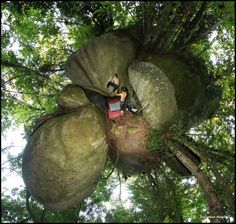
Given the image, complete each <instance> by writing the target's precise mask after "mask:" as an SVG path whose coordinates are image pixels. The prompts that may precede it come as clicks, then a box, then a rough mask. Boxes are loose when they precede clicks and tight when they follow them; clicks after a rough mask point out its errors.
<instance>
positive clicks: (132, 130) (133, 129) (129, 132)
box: [127, 126, 141, 135]
mask: <svg viewBox="0 0 236 224" xmlns="http://www.w3.org/2000/svg"><path fill="white" fill-rule="evenodd" d="M140 131H141V130H140V129H139V128H137V127H132V126H130V127H127V135H132V134H136V133H138V132H140Z"/></svg>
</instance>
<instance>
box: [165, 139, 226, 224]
mask: <svg viewBox="0 0 236 224" xmlns="http://www.w3.org/2000/svg"><path fill="white" fill-rule="evenodd" d="M164 141H165V143H166V144H167V146H168V147H169V148H170V150H171V151H172V152H173V153H174V154H175V155H176V157H177V158H178V159H179V160H180V161H181V162H182V163H183V164H184V165H185V166H186V167H187V168H188V169H189V170H190V171H191V172H192V174H193V176H195V177H196V179H197V182H198V183H199V185H200V186H201V188H202V190H203V192H204V194H205V197H206V200H207V203H208V207H209V216H211V222H215V223H222V222H224V221H225V220H223V219H222V218H221V217H222V216H223V215H224V209H223V206H222V204H221V202H220V200H219V199H218V195H217V194H216V191H215V187H214V185H213V184H212V182H211V181H210V180H209V179H208V178H207V176H206V175H205V174H204V173H203V171H201V170H199V169H198V166H197V164H196V163H195V162H194V161H193V160H191V159H190V158H189V157H188V156H186V155H185V154H184V153H183V152H182V151H181V149H180V148H179V146H178V144H176V142H174V141H173V140H172V139H171V138H170V136H166V137H165V138H164Z"/></svg>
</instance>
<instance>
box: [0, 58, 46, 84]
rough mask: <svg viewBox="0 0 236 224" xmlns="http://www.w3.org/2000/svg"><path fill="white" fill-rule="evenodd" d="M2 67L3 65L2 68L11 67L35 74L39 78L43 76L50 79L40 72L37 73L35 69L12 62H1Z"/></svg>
mask: <svg viewBox="0 0 236 224" xmlns="http://www.w3.org/2000/svg"><path fill="white" fill-rule="evenodd" d="M1 65H2V66H5V67H11V68H21V69H24V70H27V71H30V72H33V73H35V74H37V75H38V76H41V77H43V78H45V79H49V77H47V76H45V75H43V74H41V73H40V72H38V71H36V70H33V69H31V68H28V67H26V66H24V65H21V64H13V63H11V62H9V61H4V60H1Z"/></svg>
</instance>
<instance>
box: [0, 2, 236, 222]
mask: <svg viewBox="0 0 236 224" xmlns="http://www.w3.org/2000/svg"><path fill="white" fill-rule="evenodd" d="M1 4H2V17H1V19H2V28H1V29H2V30H1V31H2V44H1V46H2V59H1V66H2V77H1V85H2V91H1V92H2V98H1V102H2V115H3V116H2V117H3V123H2V131H4V130H5V129H7V128H9V127H11V126H12V125H13V123H16V124H21V123H23V124H24V125H25V134H26V135H25V137H26V138H28V137H29V133H30V132H31V131H32V128H33V126H34V125H35V119H36V118H38V117H40V116H42V115H46V114H49V113H52V112H54V111H55V110H56V100H57V96H58V94H59V92H60V91H61V90H62V88H63V87H64V86H65V85H66V84H67V83H69V80H68V79H67V78H66V75H65V72H64V68H63V65H64V62H65V60H66V59H67V58H68V56H69V54H71V53H72V52H73V51H75V50H76V49H77V48H80V47H82V46H83V45H84V44H86V43H88V42H89V41H90V40H92V39H93V38H94V37H96V36H99V35H101V34H104V33H107V32H110V31H114V30H120V29H124V30H128V31H129V32H131V33H132V34H133V35H134V36H135V37H136V39H137V40H138V43H139V45H140V48H139V49H140V52H141V53H144V52H148V53H150V52H151V53H158V54H160V53H162V54H168V53H178V54H183V53H184V52H191V53H193V54H195V55H198V56H200V57H201V58H202V59H203V60H204V62H207V66H208V70H209V73H210V77H211V81H212V82H213V83H216V84H217V85H218V86H220V87H221V88H222V90H223V91H222V97H221V100H220V106H219V109H218V111H217V113H215V114H213V115H212V119H210V120H206V121H204V122H203V123H202V124H200V125H199V126H197V127H195V128H194V129H192V130H191V131H189V130H187V131H186V129H182V127H181V126H180V127H179V126H177V127H175V129H174V130H170V132H169V133H167V134H166V135H165V136H161V137H160V136H159V135H158V134H156V135H153V136H152V140H153V141H154V144H153V145H152V150H158V149H160V147H159V145H155V141H157V139H160V138H161V139H162V141H161V143H162V144H164V145H165V147H166V146H168V148H170V150H171V153H173V154H174V155H175V156H176V157H177V158H178V159H179V160H180V161H181V162H182V164H184V165H185V166H186V167H187V168H188V170H190V172H191V173H192V175H193V176H195V177H196V179H197V181H198V182H199V185H200V186H201V188H202V190H203V192H204V195H205V196H206V199H207V203H208V205H209V212H210V213H209V215H211V216H216V215H219V214H220V215H222V216H225V215H227V216H232V217H234V207H233V205H234V193H233V191H234V172H233V167H234V151H233V149H234V143H233V138H234V133H233V132H232V129H233V128H234V100H233V99H234V76H233V74H234V61H233V59H232V58H233V56H234V52H233V46H234V44H233V43H234V38H233V37H234V29H233V28H234V3H233V2H205V1H204V2H152V1H150V2H136V1H133V2H122V1H121V2H116V1H115V2H106V1H104V2H99V1H89V2H87V1H86V2H84V1H82V2H73V1H69V2H62V1H60V2H52V1H49V2H46V1H43V2H40V3H38V2H24V1H19V2H3V3H1ZM213 31H214V32H216V34H217V35H216V36H215V38H213V40H209V35H210V34H212V32H213ZM16 46H18V47H17V48H18V49H17V50H16V49H14V48H16ZM212 52H220V53H219V55H218V58H217V60H216V63H212V62H211V57H212ZM141 53H140V54H141ZM212 95H213V93H212ZM163 137H164V138H163ZM191 152H194V153H195V154H196V155H197V156H198V157H199V158H200V159H201V162H202V163H201V167H200V168H199V166H198V164H196V162H195V161H194V160H193V159H192V157H191V156H190V155H189V153H191ZM162 169H163V170H162V171H161V176H158V173H159V172H160V171H158V172H157V171H152V172H151V173H150V174H149V175H146V176H142V175H141V176H139V177H138V179H137V185H134V186H132V187H131V189H133V191H134V203H136V204H139V203H140V205H141V206H142V209H143V214H142V215H140V217H139V216H138V217H139V220H142V221H143V220H145V219H146V218H147V214H148V212H150V211H154V209H155V210H158V211H159V213H158V215H157V216H155V215H154V214H153V213H152V212H151V213H150V216H149V217H150V221H157V220H160V221H166V222H171V221H181V220H182V219H185V216H186V213H185V212H184V211H185V210H184V207H185V206H186V205H189V202H183V201H184V200H181V198H182V197H184V193H183V191H184V190H183V189H182V188H183V186H180V185H179V184H178V180H179V179H178V178H180V177H178V176H176V175H175V174H173V173H170V174H169V173H168V174H169V175H170V177H169V176H167V175H165V174H166V172H167V171H166V169H164V168H162ZM159 174H160V173H159ZM142 182H143V184H145V185H147V186H149V185H151V186H149V187H150V189H152V191H151V192H150V194H149V195H145V194H144V193H143V194H142V196H140V194H139V195H138V194H137V192H139V191H140V189H137V186H138V184H139V183H142ZM150 183H151V184H150ZM222 188H224V189H226V190H225V191H222ZM167 189H168V191H167ZM180 189H181V190H182V193H180V192H181V190H180ZM185 190H186V189H185ZM198 190H199V189H198ZM98 192H99V190H98ZM160 192H162V194H161V193H160ZM168 192H171V194H173V198H174V201H175V203H176V204H177V205H178V207H181V208H182V210H181V212H178V211H176V210H175V207H174V205H173V204H168V205H167V207H166V208H163V207H162V206H160V205H159V204H157V203H156V201H155V198H156V197H157V196H158V198H159V199H160V200H161V201H162V203H163V202H164V201H165V200H166V198H168ZM22 194H23V193H21V197H23V196H22ZM104 197H105V196H101V198H102V199H100V200H104ZM145 197H147V198H148V203H147V200H146V201H145V199H144V198H145ZM232 198H233V199H232ZM9 200H11V199H9V198H8V197H5V196H4V205H6V208H8V210H9V211H14V209H13V208H11V207H10V206H9ZM139 201H141V202H139ZM149 202H152V203H153V204H152V205H153V206H152V209H153V210H152V209H151V210H150V207H149V206H150V204H151V203H149ZM17 203H18V204H19V203H22V202H17ZM32 203H33V202H32ZM94 203H96V204H99V203H98V202H97V201H96V200H95V202H94ZM201 203H202V204H206V202H205V201H204V200H203V201H200V202H199V207H201V206H200V204H201ZM85 204H86V203H85ZM85 204H82V205H81V206H82V207H83V206H84V207H83V209H84V210H85ZM13 205H16V208H17V207H18V205H17V204H16V203H13ZM86 206H88V207H89V205H88V204H86ZM186 207H187V206H186ZM196 207H198V205H196ZM203 207H204V206H203ZM37 209H38V210H37ZM33 210H34V211H35V212H36V213H38V214H37V215H36V216H38V217H36V220H37V219H38V220H39V219H40V217H41V214H40V213H41V212H42V208H41V207H40V206H38V207H37V208H34V209H33ZM73 212H74V211H72V213H71V214H72V215H71V217H72V218H69V215H68V216H67V215H66V214H63V215H62V216H64V218H65V219H64V220H66V216H67V218H68V220H69V219H71V220H72V219H73V218H74V219H77V218H78V217H76V216H75V217H73V215H74V213H73ZM93 212H95V211H93ZM132 212H134V211H132ZM16 213H17V216H14V215H13V216H11V217H9V216H3V217H4V220H5V221H7V220H8V219H9V220H11V221H13V220H15V221H19V219H21V220H23V219H28V218H29V216H27V215H26V212H25V210H24V214H23V212H22V211H18V212H17V211H16ZM4 214H8V213H4ZM42 214H43V213H42ZM68 214H69V213H68ZM170 214H173V215H172V216H171V215H170ZM57 215H58V214H57ZM30 216H32V215H30ZM124 216H127V217H129V216H128V214H127V213H126V212H124V211H123V210H122V208H117V209H116V210H115V211H114V212H113V213H112V214H110V216H109V217H108V216H107V219H108V220H114V219H115V220H116V219H122V218H121V217H124ZM16 217H17V219H15V218H16ZM42 217H44V219H45V220H51V218H50V217H51V216H50V215H47V212H46V215H45V216H42ZM117 217H118V218H117ZM30 218H32V219H33V217H30ZM200 218H201V217H197V218H196V221H200ZM62 219H63V218H62ZM84 220H86V218H85V219H84ZM131 220H132V218H130V219H129V221H131ZM51 221H53V218H52V220H51ZM54 221H55V220H54ZM86 221H88V220H86ZM212 221H219V222H220V221H222V219H221V218H220V219H213V220H212Z"/></svg>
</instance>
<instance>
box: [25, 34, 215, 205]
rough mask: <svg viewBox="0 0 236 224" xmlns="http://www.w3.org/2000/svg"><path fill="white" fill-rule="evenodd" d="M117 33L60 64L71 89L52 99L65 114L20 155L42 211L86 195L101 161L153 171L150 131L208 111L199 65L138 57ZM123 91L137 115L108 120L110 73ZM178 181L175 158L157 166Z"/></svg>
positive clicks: (183, 59)
mask: <svg viewBox="0 0 236 224" xmlns="http://www.w3.org/2000/svg"><path fill="white" fill-rule="evenodd" d="M136 43H137V42H136V41H135V38H133V37H131V35H130V34H127V33H124V32H114V33H107V34H104V35H102V36H100V37H97V38H95V39H94V40H93V41H92V42H91V43H89V44H88V45H87V46H85V47H83V48H81V49H79V50H77V51H76V52H74V53H73V54H72V55H71V56H70V57H69V59H68V61H67V62H66V64H65V70H66V72H67V75H68V77H69V78H70V79H71V80H72V85H68V86H66V87H65V89H64V90H63V91H62V92H61V94H60V95H59V96H58V106H59V107H58V108H60V110H64V111H68V112H67V113H64V114H62V115H61V116H56V117H53V118H51V119H49V120H47V121H46V122H45V123H43V124H41V125H40V126H39V127H38V128H37V129H36V130H35V132H34V134H33V135H32V137H31V138H30V140H29V141H28V144H27V146H26V148H25V151H24V155H23V179H24V181H25V184H26V186H27V188H28V190H29V191H30V193H31V194H32V195H33V196H34V197H35V198H36V199H37V200H39V201H40V202H41V203H42V204H43V205H44V206H45V207H46V208H49V209H56V210H66V209H68V208H71V207H73V206H76V205H78V204H79V203H81V202H82V201H83V200H84V199H85V198H87V197H88V196H90V195H91V194H92V193H93V192H94V190H95V188H96V185H97V183H98V181H99V178H100V176H101V174H102V172H103V168H104V165H105V162H106V159H107V155H108V156H109V157H110V159H111V160H112V161H113V162H114V163H115V165H116V166H117V168H118V169H120V170H121V171H123V172H124V173H127V174H133V173H137V172H146V171H149V170H150V169H152V168H153V167H155V166H157V165H158V164H159V162H160V158H162V157H161V155H160V154H159V153H158V152H150V151H148V150H147V148H146V144H147V137H148V133H149V130H150V128H155V129H158V130H159V131H160V133H165V132H166V131H168V129H169V128H170V127H171V126H172V125H173V124H174V123H175V122H177V121H181V122H182V123H183V125H184V127H185V128H186V130H188V129H189V128H190V127H192V126H193V125H195V124H197V123H199V122H200V121H201V120H202V119H205V118H208V117H209V116H210V115H211V114H212V113H213V112H214V110H215V107H214V105H216V103H215V102H216V99H215V98H214V96H213V94H212V92H213V91H212V86H211V83H210V81H209V79H208V75H207V72H206V70H205V69H204V66H202V64H201V63H199V61H198V60H197V59H196V58H194V57H193V56H190V55H186V54H185V55H182V56H181V55H177V54H165V55H153V54H151V53H148V52H143V51H140V49H141V47H140V45H138V44H136ZM115 73H117V74H119V77H120V81H121V86H127V87H128V89H129V98H128V100H129V101H130V102H132V104H133V106H134V107H136V108H140V107H143V106H145V105H146V104H148V106H147V107H146V108H145V109H144V111H143V114H142V115H139V116H135V115H132V114H130V113H129V112H127V114H126V115H125V116H124V117H122V118H117V119H116V120H114V121H113V122H111V121H110V120H108V118H107V112H106V103H105V99H106V97H112V96H114V94H113V93H111V90H110V89H107V88H106V82H107V81H108V80H109V79H110V77H111V76H112V75H113V74H115ZM165 162H166V163H167V164H169V165H170V167H171V168H172V169H173V170H174V171H176V172H178V173H179V174H180V175H189V174H190V173H189V171H188V170H187V169H186V167H184V166H183V164H182V163H180V162H179V161H178V160H177V159H176V158H175V157H171V158H170V159H168V160H166V161H165Z"/></svg>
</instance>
